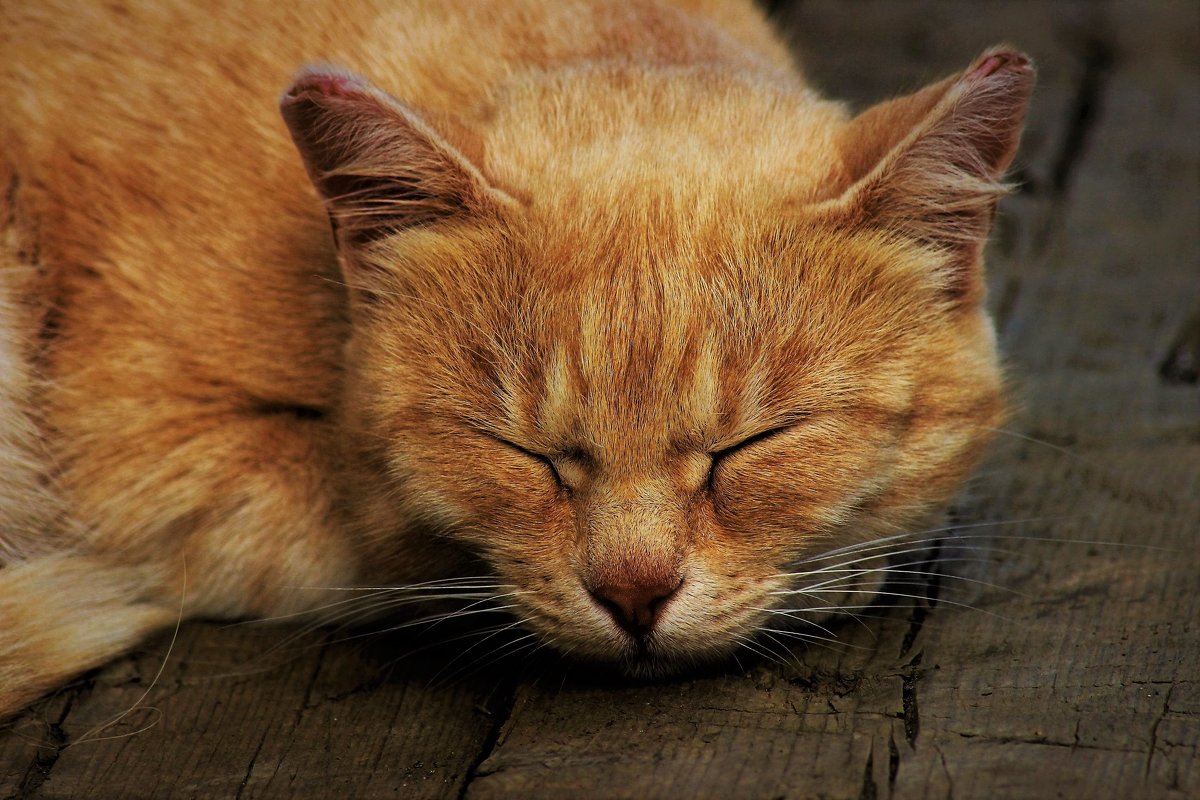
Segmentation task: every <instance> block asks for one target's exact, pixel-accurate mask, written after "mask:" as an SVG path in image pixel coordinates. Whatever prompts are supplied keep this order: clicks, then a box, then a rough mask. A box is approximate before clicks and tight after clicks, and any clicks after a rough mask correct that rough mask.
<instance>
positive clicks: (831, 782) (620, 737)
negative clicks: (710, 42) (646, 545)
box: [0, 0, 1200, 800]
mask: <svg viewBox="0 0 1200 800" xmlns="http://www.w3.org/2000/svg"><path fill="white" fill-rule="evenodd" d="M775 6H776V7H777V15H778V16H779V18H780V22H781V24H782V25H783V26H784V27H785V28H786V29H787V30H788V31H789V33H790V35H791V36H792V37H793V39H794V41H795V42H796V46H797V50H798V52H799V53H801V57H802V60H803V62H804V63H805V64H806V65H807V67H808V70H809V72H810V74H811V75H812V76H813V77H814V78H815V80H816V81H817V82H818V83H819V84H820V85H821V86H823V87H824V88H825V89H826V90H828V91H829V92H830V93H831V94H834V95H837V96H842V97H848V98H851V99H853V100H854V101H855V102H857V103H860V104H861V103H865V102H869V101H871V100H873V99H878V98H881V97H883V96H885V95H887V94H889V93H892V92H895V91H897V90H902V89H905V90H906V89H911V88H915V87H916V86H917V85H919V84H920V83H921V82H923V81H924V80H926V79H929V78H931V77H934V76H940V75H942V74H945V73H948V72H950V71H952V70H955V69H959V68H962V67H963V66H965V65H966V64H967V63H968V62H969V61H970V59H971V58H972V57H973V56H974V55H975V54H977V53H978V52H979V51H980V50H981V49H983V48H984V47H986V46H987V45H989V44H992V43H994V42H997V41H1009V42H1012V43H1015V44H1017V45H1019V46H1021V47H1022V48H1025V49H1026V50H1028V51H1029V52H1031V53H1032V54H1033V55H1034V56H1035V58H1036V59H1037V61H1038V63H1039V66H1040V70H1041V71H1040V85H1039V89H1038V92H1037V95H1036V97H1035V100H1034V108H1033V112H1032V122H1031V128H1030V131H1029V134H1028V136H1027V138H1026V140H1025V146H1024V149H1023V153H1022V156H1021V157H1020V172H1019V175H1018V177H1019V179H1020V180H1021V182H1022V185H1023V188H1022V190H1021V191H1020V193H1018V194H1017V195H1015V196H1014V197H1012V198H1010V200H1009V201H1008V202H1006V204H1005V206H1004V209H1003V215H1002V218H1001V219H1000V221H999V226H998V234H999V235H998V237H997V240H996V242H995V244H994V246H993V248H992V251H991V261H990V266H991V286H992V304H993V307H994V309H995V311H996V314H997V316H998V319H999V324H1000V328H1001V331H1002V336H1003V342H1004V347H1005V349H1006V351H1007V353H1008V354H1009V358H1010V361H1011V364H1012V373H1013V375H1014V378H1015V383H1016V386H1017V388H1018V393H1019V396H1020V397H1021V398H1022V401H1023V405H1024V408H1023V411H1022V413H1021V415H1020V417H1019V418H1018V419H1017V420H1015V421H1014V423H1013V424H1012V425H1011V426H1010V428H1011V430H1012V431H1014V432H1020V433H1021V434H1023V435H1024V436H1028V437H1029V438H1023V436H1022V435H1019V434H1016V433H1014V435H1012V436H1003V437H1001V438H1002V441H1001V442H1000V443H999V444H998V446H997V447H996V450H995V457H994V458H993V459H992V461H991V463H989V464H988V466H987V467H986V468H985V469H984V471H983V472H982V474H981V475H980V477H979V480H978V481H977V482H976V483H975V484H974V486H973V489H972V491H971V492H970V495H969V497H968V498H966V499H964V500H963V501H962V502H961V503H960V504H959V507H958V508H957V509H956V511H955V519H956V520H958V521H959V523H960V524H961V526H962V528H961V530H962V535H963V536H964V537H965V538H964V539H963V544H964V549H963V550H962V551H961V555H966V556H974V555H979V554H980V552H981V551H979V550H975V549H971V550H967V549H965V548H966V547H968V546H969V547H987V548H988V549H987V550H986V554H987V555H989V556H990V557H989V558H988V559H987V563H983V564H979V563H974V564H973V565H972V566H969V567H966V568H964V566H963V565H964V563H966V562H962V561H960V560H959V559H958V558H956V557H955V556H956V554H955V553H944V555H945V558H944V562H945V564H944V568H945V570H946V571H947V572H948V573H949V575H948V576H947V577H945V578H943V579H942V580H940V581H937V582H935V583H933V584H931V585H928V586H925V587H923V588H922V589H921V590H920V591H916V592H912V593H913V594H914V595H918V596H920V597H918V598H917V599H915V600H914V601H913V603H912V604H911V605H906V606H904V607H901V608H895V609H891V610H880V613H879V614H878V617H879V618H870V619H864V620H862V622H861V623H853V622H852V623H849V624H847V625H846V626H844V627H842V628H841V629H840V630H839V633H840V634H841V637H842V639H843V640H844V642H845V644H844V646H843V647H839V648H834V649H821V648H814V649H810V650H806V651H805V650H797V651H795V652H794V653H792V654H790V655H789V656H788V658H787V659H786V663H774V662H770V661H764V662H761V663H750V662H745V661H744V662H743V664H742V668H737V667H736V666H735V667H732V668H730V669H729V670H728V671H725V672H720V673H717V674H711V675H706V676H703V677H694V678H691V679H688V680H682V681H675V682H669V683H662V684H653V685H629V684H627V683H612V684H606V683H605V682H604V681H603V680H602V679H599V678H597V677H595V676H587V675H584V674H582V673H580V672H579V671H578V669H576V668H573V667H570V666H568V665H563V664H560V663H558V662H557V661H555V660H554V659H553V658H539V659H535V660H533V661H530V660H522V659H511V660H509V661H502V662H500V663H498V664H489V663H483V660H482V659H481V657H482V656H483V655H484V654H483V653H482V652H480V653H479V654H476V653H474V652H467V653H465V655H464V654H463V650H462V649H461V648H460V649H459V650H458V653H459V654H460V657H458V658H457V659H455V656H454V655H452V653H453V652H454V650H453V649H445V648H443V649H441V650H439V649H432V650H427V649H422V648H423V647H424V645H425V639H424V638H422V637H421V636H417V635H406V636H399V637H391V638H388V637H384V638H382V639H357V640H350V641H340V642H339V641H335V640H337V639H339V638H343V637H344V636H345V635H346V634H345V633H344V632H341V633H337V632H328V631H323V632H307V633H306V632H303V631H300V630H298V629H285V628H280V627H265V626H254V625H250V626H237V627H227V626H221V625H216V624H191V625H185V626H184V627H183V628H182V630H180V631H179V634H178V638H177V639H175V640H174V642H173V646H171V645H172V642H171V639H170V637H166V638H164V639H162V640H159V641H155V642H152V643H150V644H149V645H148V646H147V647H146V648H145V649H144V651H143V652H141V653H139V654H138V655H136V656H134V657H131V658H127V659H125V660H122V661H119V662H117V663H115V664H112V665H110V666H109V667H107V668H106V669H103V670H101V671H99V672H97V673H95V674H92V675H89V676H86V678H84V679H82V680H80V681H79V682H77V683H76V684H75V685H74V686H72V687H70V688H69V689H67V690H65V691H63V692H61V693H59V694H58V695H57V696H55V697H53V698H50V699H47V700H45V701H43V702H41V703H40V704H38V705H37V706H35V707H34V708H33V709H31V710H30V711H29V712H28V713H26V714H25V715H23V716H22V717H20V718H19V719H17V720H16V721H15V723H13V724H12V725H11V726H8V727H7V728H6V729H5V730H2V731H0V798H67V797H70V798H141V797H172V798H175V797H178V798H191V797H197V798H209V797H238V798H246V800H249V798H267V797H270V798H280V797H299V798H349V797H354V798H374V797H404V798H410V797H414V798H417V797H430V798H439V797H467V798H471V799H472V800H485V798H494V797H521V798H526V797H528V798H539V797H581V796H583V797H629V798H655V797H660V798H677V797H719V798H763V800H767V798H782V797H788V798H809V797H813V798H815V797H822V798H885V797H896V798H924V797H957V798H986V799H988V800H991V799H992V798H1004V797H1020V798H1024V797H1080V798H1100V797H1139V798H1142V797H1148V798H1156V797H1162V798H1175V797H1178V798H1196V797H1200V536H1198V534H1200V386H1198V385H1197V369H1198V366H1200V318H1198V317H1197V313H1198V311H1200V308H1198V305H1197V304H1198V302H1200V245H1198V234H1200V144H1198V143H1200V10H1198V9H1200V6H1198V5H1197V4H1195V3H1194V2H1180V3H1167V2H1158V3H1138V4H1134V5H1128V6H1122V5H1110V4H1105V3H1099V2H1096V3H1093V2H1085V3H1073V4H1072V3H1063V4H1051V3H1033V2H982V1H977V2H955V3H949V2H944V3H936V4H932V3H896V2H860V3H853V4H843V3H840V2H834V1H833V0H829V1H819V0H803V2H798V3H794V4H792V3H786V2H781V3H776V4H775ZM980 523H1001V524H997V525H994V526H986V527H972V526H973V525H975V526H978V525H979V524H980ZM168 649H170V654H169V658H165V656H166V655H167V651H168ZM480 649H481V650H483V649H485V648H480ZM405 654H407V655H406V657H402V658H401V657H400V656H402V655H405ZM780 656H781V661H782V660H783V659H782V654H780ZM164 658H165V662H164ZM472 662H478V663H472ZM160 670H161V674H159V673H160ZM151 685H152V688H149V690H148V687H151ZM131 708H132V709H133V710H132V711H130V712H129V713H127V714H125V715H124V716H120V715H121V714H122V712H125V711H127V710H129V709H131Z"/></svg>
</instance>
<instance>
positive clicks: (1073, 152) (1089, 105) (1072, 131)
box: [1050, 38, 1114, 197]
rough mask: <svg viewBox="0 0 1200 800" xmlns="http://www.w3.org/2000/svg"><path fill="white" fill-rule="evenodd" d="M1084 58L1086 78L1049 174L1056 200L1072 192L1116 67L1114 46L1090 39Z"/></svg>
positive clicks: (1081, 82)
mask: <svg viewBox="0 0 1200 800" xmlns="http://www.w3.org/2000/svg"><path fill="white" fill-rule="evenodd" d="M1082 56H1083V58H1082V60H1083V77H1082V78H1081V79H1080V81H1079V91H1078V92H1076V94H1075V102H1074V103H1073V104H1072V106H1071V109H1070V116H1069V117H1068V124H1067V133H1066V135H1065V136H1064V137H1063V143H1062V148H1061V149H1060V150H1059V152H1058V157H1057V158H1056V159H1055V161H1054V166H1053V168H1052V170H1051V173H1050V176H1051V177H1050V186H1051V189H1052V192H1053V194H1054V196H1056V197H1062V196H1063V195H1065V194H1066V193H1067V192H1068V191H1069V190H1070V187H1071V181H1072V179H1073V178H1074V177H1075V167H1076V166H1077V165H1078V164H1079V159H1080V157H1081V156H1082V155H1083V151H1084V149H1085V148H1086V147H1087V140H1088V136H1089V134H1090V133H1091V129H1092V126H1093V123H1094V122H1095V120H1096V117H1097V115H1098V114H1099V112H1100V105H1101V103H1100V100H1101V97H1102V96H1103V94H1104V85H1105V83H1106V82H1107V80H1108V74H1109V72H1110V71H1111V69H1112V66H1113V60H1114V56H1113V49H1112V45H1110V44H1108V43H1107V42H1105V41H1103V40H1101V39H1096V38H1089V39H1087V40H1086V41H1085V42H1084V44H1083V54H1082Z"/></svg>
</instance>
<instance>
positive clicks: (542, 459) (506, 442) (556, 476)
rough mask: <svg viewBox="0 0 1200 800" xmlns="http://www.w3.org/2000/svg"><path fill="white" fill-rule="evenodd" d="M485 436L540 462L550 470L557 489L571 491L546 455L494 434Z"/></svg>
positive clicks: (552, 460) (552, 461)
mask: <svg viewBox="0 0 1200 800" xmlns="http://www.w3.org/2000/svg"><path fill="white" fill-rule="evenodd" d="M487 436H488V438H489V439H492V440H494V441H497V442H499V443H500V444H502V445H504V446H505V447H508V448H510V449H512V450H516V451H517V452H518V453H521V454H523V455H525V456H528V457H529V458H532V459H534V460H535V461H540V462H542V463H543V464H545V465H546V467H547V468H548V469H549V470H550V474H551V476H553V478H554V482H555V483H557V484H558V488H560V489H562V490H564V491H568V492H569V491H570V490H571V487H570V486H568V485H567V484H566V482H565V481H564V480H563V479H562V475H560V474H559V472H558V468H557V467H555V466H554V459H552V458H551V457H550V456H548V455H546V454H545V453H539V452H537V451H536V450H530V449H529V448H528V447H522V446H521V445H519V444H517V443H516V442H512V441H510V440H508V439H505V438H504V437H503V436H497V435H496V434H494V433H489V434H487Z"/></svg>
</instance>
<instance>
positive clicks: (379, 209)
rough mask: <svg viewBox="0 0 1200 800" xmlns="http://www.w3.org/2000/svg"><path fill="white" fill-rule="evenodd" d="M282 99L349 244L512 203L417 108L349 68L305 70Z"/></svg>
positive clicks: (339, 233) (344, 244)
mask: <svg viewBox="0 0 1200 800" xmlns="http://www.w3.org/2000/svg"><path fill="white" fill-rule="evenodd" d="M279 105H280V111H281V113H282V114H283V119H284V121H285V122H286V123H287V127H288V130H289V131H290V132H291V135H292V139H293V141H295V143H296V147H297V149H298V150H299V151H300V155H301V157H302V158H303V159H304V165H305V167H306V168H307V170H308V174H309V177H310V178H311V179H312V182H313V184H314V185H315V186H316V188H317V191H318V192H319V193H320V195H321V198H322V199H323V200H324V202H325V207H326V209H327V210H328V212H329V218H330V220H331V222H332V223H333V229H334V234H335V236H336V237H337V240H338V245H339V247H340V248H342V250H343V251H344V252H345V251H346V250H347V249H349V250H351V251H352V250H353V249H354V248H357V247H360V246H362V245H364V244H368V243H370V242H372V241H375V240H377V239H379V238H382V237H384V236H387V235H390V234H392V233H396V232H399V231H402V230H405V229H407V228H413V227H417V226H423V225H429V224H433V223H436V222H438V221H442V220H446V219H449V218H472V217H473V218H484V217H491V216H494V215H496V214H498V213H499V212H500V210H501V209H502V208H503V207H504V206H506V205H510V204H513V203H514V202H515V201H514V200H513V199H512V198H511V197H510V196H509V195H507V194H505V193H504V192H502V191H501V190H499V189H497V188H496V187H494V186H492V185H491V183H490V182H489V181H488V180H487V178H486V177H485V176H484V175H483V174H482V173H481V172H480V170H479V168H478V167H477V166H476V165H475V164H474V163H473V162H472V161H471V159H469V158H468V157H467V156H466V155H464V154H463V152H462V151H461V150H460V149H459V148H457V147H455V146H454V145H453V144H451V143H450V142H449V141H448V140H447V139H446V138H445V137H444V136H442V135H441V134H439V133H438V132H437V131H435V130H434V128H433V127H432V126H431V125H429V124H428V123H427V122H426V121H425V120H424V119H422V118H421V117H420V116H419V115H418V114H417V113H416V112H414V111H413V110H412V109H410V108H408V107H406V106H404V105H403V104H402V103H400V102H399V101H397V100H395V99H394V98H392V97H391V96H389V95H388V94H386V93H385V92H382V91H380V90H379V89H376V88H375V87H373V86H371V85H370V84H368V83H367V82H366V81H364V80H362V79H361V78H358V77H355V76H353V75H351V74H349V73H346V72H341V71H338V70H335V69H330V68H320V69H310V70H306V71H305V72H303V73H301V74H300V76H299V77H297V79H296V81H295V82H294V83H293V84H292V86H291V88H289V89H288V90H287V92H285V93H284V95H283V98H282V99H281V100H280V103H279Z"/></svg>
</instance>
